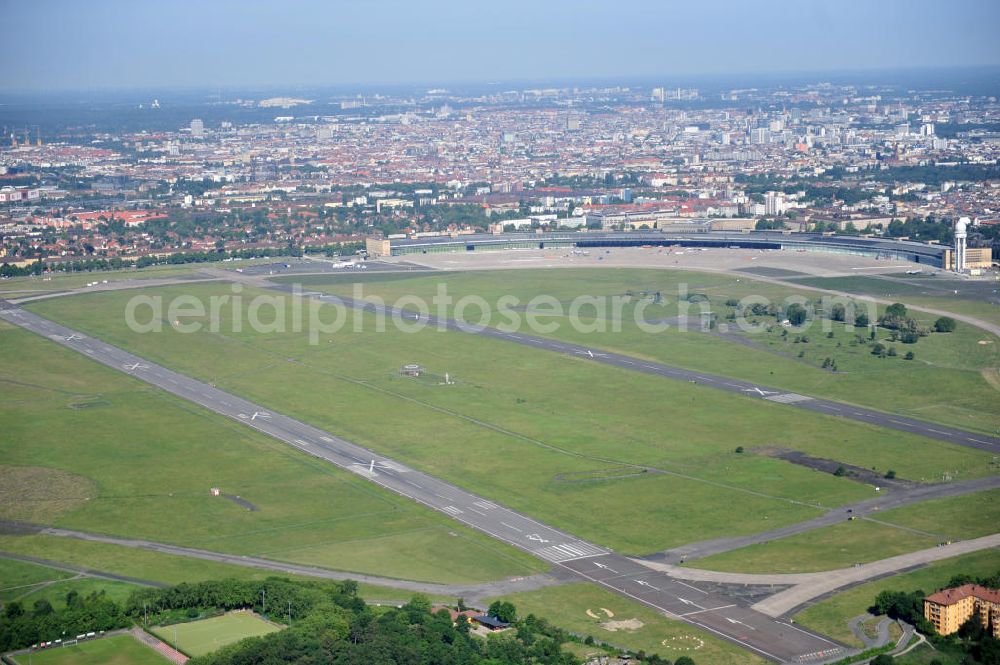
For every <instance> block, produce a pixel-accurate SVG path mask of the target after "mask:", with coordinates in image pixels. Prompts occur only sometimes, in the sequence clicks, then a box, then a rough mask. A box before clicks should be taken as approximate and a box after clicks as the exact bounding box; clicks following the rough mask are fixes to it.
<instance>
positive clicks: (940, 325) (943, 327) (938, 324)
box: [934, 316, 955, 333]
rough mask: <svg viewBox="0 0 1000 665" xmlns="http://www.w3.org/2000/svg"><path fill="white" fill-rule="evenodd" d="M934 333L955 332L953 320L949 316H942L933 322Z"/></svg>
mask: <svg viewBox="0 0 1000 665" xmlns="http://www.w3.org/2000/svg"><path fill="white" fill-rule="evenodd" d="M934 331H935V332H939V333H950V332H955V319H953V318H951V317H950V316H942V317H941V318H940V319H938V320H937V321H935V322H934Z"/></svg>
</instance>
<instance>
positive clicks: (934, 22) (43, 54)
mask: <svg viewBox="0 0 1000 665" xmlns="http://www.w3.org/2000/svg"><path fill="white" fill-rule="evenodd" d="M0 10H2V12H0V15H2V16H3V18H4V24H5V28H4V31H3V38H2V39H0V91H14V90H56V89H64V88H75V89H80V88H104V87H116V88H125V87H143V88H155V87H168V86H243V85H282V84H289V85H301V84H304V85H325V84H350V83H408V82H414V83H423V82H435V81H440V82H447V81H481V82H486V81H498V80H511V79H520V80H523V79H560V78H561V79H579V78H609V77H612V78H613V77H621V78H626V77H629V78H638V77H650V76H656V77H663V78H664V79H665V80H669V79H670V78H671V77H677V78H682V77H686V76H692V75H698V74H706V73H713V74H714V73H728V72H733V73H740V72H782V71H814V70H815V71H819V70H843V69H871V68H879V69H885V68H895V67H911V66H956V65H959V66H961V65H1000V46H998V44H1000V39H998V38H997V29H998V28H1000V1H998V0H937V1H930V0H729V1H724V0H692V1H680V0H609V1H604V2H597V1H591V0H530V1H526V0H326V1H322V0H299V1H297V0H280V1H274V2H260V1H256V0H239V1H236V0H200V1H192V0H162V1H154V0H79V1H74V0H0Z"/></svg>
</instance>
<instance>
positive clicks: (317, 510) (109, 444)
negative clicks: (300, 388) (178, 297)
mask: <svg viewBox="0 0 1000 665" xmlns="http://www.w3.org/2000/svg"><path fill="white" fill-rule="evenodd" d="M0 348H2V349H3V351H2V355H3V359H4V361H3V366H2V368H0V382H2V383H4V384H5V389H4V391H3V392H2V394H0V395H2V396H0V422H3V423H4V427H5V436H4V437H3V438H2V441H0V459H3V460H4V466H3V467H0V475H2V477H3V478H4V479H5V481H6V482H5V487H8V488H9V487H16V486H19V485H22V486H32V487H34V488H35V489H34V490H33V492H35V493H34V494H30V495H24V494H14V495H11V497H10V500H9V501H5V502H4V503H3V508H2V509H0V513H2V514H4V515H5V516H7V517H13V518H20V519H24V518H25V517H26V514H25V510H20V509H19V508H20V506H21V505H22V504H24V505H26V506H28V507H29V508H30V513H28V515H30V516H31V517H32V518H33V519H34V520H35V521H41V522H44V523H52V524H58V525H60V526H68V527H75V528H79V529H83V530H89V531H97V532H103V533H112V534H115V535H123V536H130V537H138V538H148V539H151V540H161V541H167V542H172V543H177V544H184V545H189V546H196V547H201V548H205V549H214V550H219V551H226V552H234V553H239V554H254V555H262V556H268V557H271V558H275V559H281V560H287V561H294V562H300V563H309V564H314V565H319V566H325V567H329V568H334V569H339V570H346V571H352V572H361V573H371V574H376V575H383V576H386V577H394V578H400V579H417V580H425V581H432V582H459V583H461V582H476V581H483V580H487V579H496V578H502V577H506V576H511V575H524V574H531V573H533V572H536V571H538V570H540V569H543V566H542V564H541V563H540V562H538V561H537V560H535V559H533V558H531V557H529V556H528V555H526V554H523V553H520V552H517V551H515V550H513V549H510V548H508V547H506V546H502V545H498V544H497V543H495V542H494V541H492V540H491V539H489V538H487V537H486V536H482V535H479V534H477V533H474V532H472V531H470V530H468V529H465V528H462V527H460V526H459V525H456V524H454V523H453V522H451V521H449V520H447V519H446V518H444V517H442V516H438V515H436V514H434V513H432V512H430V511H428V510H426V509H423V508H420V507H419V506H416V505H414V504H411V503H410V502H408V501H405V500H403V499H401V498H397V497H395V496H394V495H391V494H389V493H388V492H384V491H382V490H380V489H378V488H376V487H373V486H372V485H370V484H369V483H365V482H363V481H362V480H359V479H357V478H355V477H354V476H353V475H352V474H349V473H347V472H345V471H341V470H338V469H336V468H334V467H331V466H329V465H325V464H321V463H319V462H318V461H315V460H313V459H312V458H310V457H308V456H305V455H301V454H299V453H297V452H296V451H293V450H291V449H290V448H288V447H287V446H284V445H282V444H280V443H278V442H276V441H273V440H271V439H269V438H268V437H264V436H262V435H258V434H257V433H255V432H253V431H251V430H248V429H246V428H244V427H241V426H239V425H236V424H234V423H230V422H229V421H227V420H226V419H224V418H221V417H218V416H215V415H213V414H210V413H207V412H205V411H203V410H201V409H198V408H196V407H194V406H192V405H190V404H189V403H187V402H184V401H182V400H179V399H175V398H173V397H171V396H169V395H166V394H164V393H162V392H160V391H157V390H154V389H150V388H147V387H145V386H143V385H142V384H139V383H138V382H137V381H135V380H133V379H130V378H128V377H126V376H124V375H122V374H119V373H117V372H114V371H112V370H108V369H106V368H104V367H101V366H98V365H96V364H94V363H91V362H89V361H87V360H86V359H84V358H82V357H81V356H79V355H76V354H74V353H72V352H69V351H66V350H64V349H61V348H59V347H56V346H54V345H52V344H50V343H49V342H47V341H45V340H44V339H42V338H40V337H37V336H34V335H32V334H30V333H27V332H25V331H22V330H19V329H14V328H12V327H10V326H3V327H0ZM39 470H49V471H50V472H51V474H55V475H56V476H57V477H58V478H59V479H60V483H59V484H52V485H49V484H44V483H35V484H33V485H31V484H30V483H28V480H30V479H32V478H37V477H39V476H38V474H39V473H40V471H39ZM43 476H44V474H43ZM214 486H219V487H222V488H223V489H224V491H226V492H228V493H232V494H236V495H239V496H241V497H243V498H244V499H246V500H248V501H250V502H251V503H253V504H254V505H255V506H256V507H257V508H258V510H257V511H248V510H246V509H245V508H243V507H241V506H239V505H237V504H236V503H234V502H231V501H228V500H226V499H224V498H221V497H212V496H210V493H209V488H211V487H214ZM0 494H2V491H0ZM178 515H183V516H184V518H183V519H178ZM400 552H406V553H407V554H406V555H400ZM38 556H42V557H44V558H50V557H47V555H46V554H45V553H42V554H39V555H38ZM83 565H89V564H87V563H86V562H84V563H83ZM95 567H96V566H95Z"/></svg>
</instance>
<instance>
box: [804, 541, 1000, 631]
mask: <svg viewBox="0 0 1000 665" xmlns="http://www.w3.org/2000/svg"><path fill="white" fill-rule="evenodd" d="M998 570H1000V551H997V550H984V551H982V552H974V553H972V554H966V555H963V556H959V557H955V558H953V559H945V560H943V561H937V562H935V563H932V564H930V565H928V566H925V567H923V568H920V569H918V570H914V571H911V572H908V573H902V574H899V575H893V576H892V577H886V578H883V579H879V580H875V581H873V582H868V583H866V584H862V585H859V586H856V587H853V588H851V589H848V590H846V591H842V592H841V593H838V594H836V595H834V596H831V597H830V598H826V599H824V600H822V601H820V602H819V603H817V604H815V605H813V606H812V607H810V608H808V609H806V610H803V611H802V612H799V613H798V614H796V615H795V622H796V623H799V624H801V625H803V626H805V627H807V628H811V629H813V630H816V631H819V632H820V633H822V634H824V635H829V636H830V637H833V638H835V639H838V640H840V641H841V642H844V643H846V644H851V645H854V646H858V647H860V646H861V642H860V641H859V640H858V639H857V638H855V637H854V635H853V634H852V633H851V630H850V629H849V628H848V627H847V622H848V621H849V620H850V619H851V618H852V617H856V616H858V615H859V614H864V613H865V611H866V610H867V609H868V608H869V607H870V606H871V605H872V603H874V602H875V596H877V595H878V594H879V592H881V591H885V590H893V591H916V590H918V589H921V590H923V591H926V592H928V593H930V592H931V591H933V590H935V589H939V588H941V587H943V586H944V585H945V584H947V583H948V580H950V579H951V578H952V577H953V576H955V575H958V574H968V575H972V576H979V577H981V576H986V575H993V574H995V573H996V572H997V571H998Z"/></svg>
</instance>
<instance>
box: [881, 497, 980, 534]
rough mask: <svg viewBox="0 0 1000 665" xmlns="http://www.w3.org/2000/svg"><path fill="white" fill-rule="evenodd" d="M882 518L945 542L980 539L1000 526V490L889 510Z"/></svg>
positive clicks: (882, 514)
mask: <svg viewBox="0 0 1000 665" xmlns="http://www.w3.org/2000/svg"><path fill="white" fill-rule="evenodd" d="M878 519H879V520H881V521H884V522H889V523H891V524H897V525H900V526H904V527H907V528H910V529H918V530H920V531H928V532H931V533H935V534H939V535H941V536H943V540H960V539H969V538H979V537H980V536H986V535H989V534H991V533H996V532H997V530H998V527H997V525H998V524H1000V490H993V491H990V492H977V493H975V494H967V495H965V496H955V497H949V498H947V499H936V500H933V501H923V502H921V503H918V504H913V505H910V506H904V507H902V508H896V509H895V510H887V511H886V512H884V513H881V514H880V515H879V516H878Z"/></svg>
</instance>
